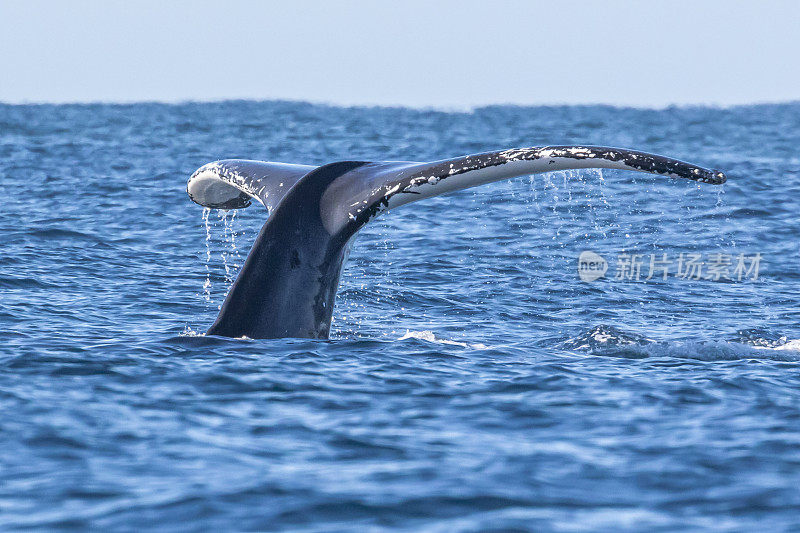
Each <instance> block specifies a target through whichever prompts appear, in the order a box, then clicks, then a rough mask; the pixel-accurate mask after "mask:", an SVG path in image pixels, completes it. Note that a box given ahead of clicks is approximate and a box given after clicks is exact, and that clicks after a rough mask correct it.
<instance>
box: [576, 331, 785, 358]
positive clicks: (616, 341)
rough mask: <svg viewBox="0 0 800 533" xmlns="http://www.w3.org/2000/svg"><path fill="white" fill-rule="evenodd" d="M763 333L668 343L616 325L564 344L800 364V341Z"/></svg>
mask: <svg viewBox="0 0 800 533" xmlns="http://www.w3.org/2000/svg"><path fill="white" fill-rule="evenodd" d="M762 334H763V332H760V333H756V332H755V330H751V331H747V332H739V334H738V335H737V337H736V338H735V339H732V340H730V339H729V340H698V341H694V340H688V341H670V342H665V341H657V340H653V339H649V338H647V337H645V336H643V335H639V334H636V333H629V332H625V331H623V330H621V329H619V328H616V327H614V326H609V325H599V326H595V327H593V328H592V329H590V330H588V331H586V332H585V333H582V334H580V335H578V336H576V337H574V338H571V339H568V340H567V341H565V342H564V343H563V345H564V346H565V347H566V348H569V349H572V350H577V351H583V352H589V353H591V354H592V355H600V356H606V357H625V358H629V359H644V358H650V357H676V358H681V359H695V360H699V361H736V360H741V359H765V360H774V361H799V362H800V339H796V340H788V339H787V338H786V337H785V336H780V335H763V336H762ZM794 352H797V353H794Z"/></svg>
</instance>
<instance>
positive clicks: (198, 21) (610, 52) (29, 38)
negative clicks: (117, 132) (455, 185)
mask: <svg viewBox="0 0 800 533" xmlns="http://www.w3.org/2000/svg"><path fill="white" fill-rule="evenodd" d="M240 98H245V99H258V100H272V99H281V100H306V101H312V102H321V103H331V104H341V105H403V106H412V107H437V108H446V109H464V108H471V107H475V106H480V105H487V104H523V105H525V104H534V105H535V104H593V103H604V104H613V105H629V106H639V107H663V106H667V105H672V104H678V105H686V104H713V105H723V106H724V105H735V104H747V103H760V102H781V101H792V100H800V2H798V1H794V0H785V1H784V0H764V1H756V0H753V1H749V2H743V1H731V0H726V1H724V0H692V1H684V0H674V1H669V2H666V1H664V2H647V1H620V0H603V1H591V0H586V1H556V0H553V1H549V2H543V1H516V0H493V1H470V0H459V1H450V0H441V1H419V0H410V1H381V0H377V1H363V2H354V1H346V0H343V1H328V2H317V1H302V0H284V1H281V2H270V1H263V2H259V1H245V0H225V1H214V2H209V1H204V0H195V1H186V0H128V1H119V0H110V1H104V0H95V1H87V0H70V1H48V0H0V102H8V103H25V102H59V103H61V102H96V101H103V102H131V101H166V102H180V101H187V100H199V101H207V100H223V99H240Z"/></svg>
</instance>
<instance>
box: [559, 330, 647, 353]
mask: <svg viewBox="0 0 800 533" xmlns="http://www.w3.org/2000/svg"><path fill="white" fill-rule="evenodd" d="M652 342H655V341H653V340H652V339H648V338H647V337H645V336H643V335H638V334H636V333H628V332H625V331H622V330H621V329H619V328H616V327H614V326H609V325H605V324H600V325H599V326H595V327H593V328H592V329H590V330H589V331H587V332H585V333H582V334H580V335H578V336H577V337H574V338H571V339H568V340H567V341H565V342H564V346H565V347H566V348H571V349H573V350H594V349H597V348H600V349H602V348H609V347H618V346H644V345H647V344H650V343H652Z"/></svg>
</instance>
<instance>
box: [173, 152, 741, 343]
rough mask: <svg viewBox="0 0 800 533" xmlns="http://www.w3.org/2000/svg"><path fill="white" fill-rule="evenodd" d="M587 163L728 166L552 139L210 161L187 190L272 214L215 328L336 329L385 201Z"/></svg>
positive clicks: (673, 169) (687, 172) (719, 177)
mask: <svg viewBox="0 0 800 533" xmlns="http://www.w3.org/2000/svg"><path fill="white" fill-rule="evenodd" d="M581 168H615V169H621V170H633V171H637V172H647V173H650V174H657V175H662V176H667V177H672V178H686V179H690V180H694V181H699V182H703V183H711V184H721V183H724V182H725V179H726V178H725V175H724V174H723V173H722V172H719V171H716V170H709V169H705V168H702V167H699V166H696V165H692V164H690V163H685V162H683V161H679V160H677V159H671V158H668V157H662V156H659V155H654V154H649V153H646V152H638V151H634V150H625V149H621V148H609V147H603V146H545V147H534V148H517V149H510V150H502V151H497V152H487V153H482V154H475V155H468V156H464V157H458V158H455V159H446V160H442V161H434V162H431V163H414V162H404V161H383V162H367V161H341V162H337V163H331V164H328V165H323V166H319V167H315V166H309V165H289V164H284V163H269V162H263V161H246V160H234V159H232V160H224V161H216V162H214V163H209V164H207V165H205V166H203V167H201V168H200V169H198V170H197V171H196V172H195V173H194V174H193V175H192V176H191V178H189V182H188V184H187V192H188V193H189V197H190V198H191V199H192V200H193V201H194V202H196V203H198V204H200V205H202V206H205V207H210V208H218V209H239V208H243V207H247V206H248V205H250V203H251V201H252V200H253V199H255V200H257V201H258V202H259V203H261V204H262V205H264V206H265V207H266V208H267V210H268V211H269V216H268V218H267V221H266V222H265V223H264V226H263V227H262V228H261V231H260V233H259V235H258V237H257V238H256V241H255V244H253V248H252V249H251V250H250V253H249V254H248V256H247V259H246V261H245V262H244V265H243V266H242V269H241V271H240V272H239V275H238V276H237V278H236V281H234V283H233V285H232V286H231V290H230V291H229V292H228V295H227V297H226V298H225V302H224V303H223V305H222V309H221V310H220V313H219V316H218V317H217V320H216V321H215V322H214V324H213V325H212V326H211V328H210V329H209V330H208V334H209V335H221V336H226V337H243V336H246V337H249V338H281V337H306V338H327V337H328V333H329V331H330V325H331V316H332V314H333V304H334V300H335V296H336V289H337V287H338V284H339V275H340V274H341V270H342V267H343V264H344V261H345V257H346V252H347V247H348V243H349V242H350V240H351V238H352V237H353V235H355V234H356V232H358V230H359V229H360V228H361V227H363V226H364V225H365V224H366V223H368V222H369V221H370V220H372V219H373V218H375V217H376V216H378V215H379V214H381V213H382V212H384V211H387V210H389V209H392V208H395V207H399V206H401V205H404V204H407V203H411V202H415V201H418V200H422V199H425V198H430V197H432V196H439V195H441V194H445V193H448V192H452V191H457V190H461V189H466V188H469V187H474V186H477V185H482V184H485V183H490V182H493V181H499V180H503V179H508V178H513V177H516V176H524V175H530V174H539V173H543V172H552V171H558V170H568V169H581Z"/></svg>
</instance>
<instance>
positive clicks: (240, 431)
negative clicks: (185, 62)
mask: <svg viewBox="0 0 800 533" xmlns="http://www.w3.org/2000/svg"><path fill="white" fill-rule="evenodd" d="M547 144H594V145H610V146H621V147H628V148H635V149H640V150H646V151H651V152H655V153H659V154H663V155H668V156H672V157H676V158H679V159H684V160H688V161H690V162H693V163H697V164H700V165H704V166H708V167H712V168H719V169H721V170H724V171H725V172H726V173H727V174H728V176H729V181H728V183H726V184H725V185H724V186H713V185H703V184H697V183H695V182H691V181H685V180H675V179H669V178H663V177H659V176H651V175H646V174H640V173H630V172H623V171H613V170H603V171H602V172H601V171H598V170H583V171H568V172H556V173H551V174H542V175H536V176H532V177H521V178H516V179H513V180H509V181H505V182H499V183H494V184H490V185H486V186H482V187H478V188H474V189H469V190H464V191H459V192H457V193H454V194H451V195H447V196H442V197H437V198H432V199H429V200H425V201H422V202H418V203H414V204H412V205H408V206H404V207H402V208H398V209H397V210H395V211H393V212H390V213H388V214H385V215H383V216H382V217H380V218H378V219H376V220H375V221H373V222H372V223H371V224H369V225H368V226H367V227H366V228H365V229H364V230H362V232H361V233H360V234H359V236H358V238H357V241H356V243H355V245H354V246H353V249H352V252H351V255H350V259H349V262H348V263H347V265H346V268H345V272H344V274H343V279H342V284H341V286H340V290H339V293H338V296H337V302H336V309H335V312H334V325H333V328H332V335H331V339H330V340H327V341H318V340H302V339H285V340H247V339H239V340H236V339H225V338H215V337H206V336H204V335H203V334H202V333H203V332H204V331H205V329H206V328H207V327H208V326H209V325H210V324H211V323H212V322H213V320H214V318H215V317H216V314H217V311H218V308H219V305H220V304H221V302H222V299H223V298H224V295H225V293H226V291H227V289H228V288H229V287H230V284H231V282H232V280H233V279H234V278H235V276H236V272H237V269H238V268H239V267H240V266H241V264H242V262H243V260H244V258H245V257H246V255H247V252H248V251H249V249H250V246H251V244H252V242H253V240H254V238H255V236H256V234H257V232H258V230H259V228H260V227H261V225H262V224H263V223H264V221H265V220H266V218H267V213H266V211H265V210H264V209H263V208H262V207H260V206H259V205H254V206H251V207H250V208H248V209H245V210H241V211H237V212H233V211H229V212H221V211H215V210H211V211H204V210H203V209H202V208H201V207H199V206H197V205H195V204H193V203H192V202H191V201H190V200H189V198H188V196H187V194H186V191H185V187H186V180H187V178H188V177H189V175H190V174H191V173H192V172H193V171H194V170H195V169H197V168H198V167H200V166H201V165H203V164H205V163H207V162H209V161H213V160H216V159H223V158H246V159H263V160H270V161H283V162H289V163H306V164H324V163H327V162H331V161H336V160H347V159H358V160H414V161H430V160H436V159H443V158H448V157H454V156H458V155H463V154H467V153H475V152H481V151H488V150H496V149H503V148H510V147H522V146H535V145H547ZM0 185H1V186H2V189H1V190H2V201H1V204H0V205H1V206H2V207H0V246H1V247H2V248H0V250H2V255H0V412H1V413H2V416H0V529H3V530H14V529H43V530H83V529H88V528H91V529H96V530H102V531H141V530H163V531H214V530H237V531H243V530H247V531H251V530H301V531H369V530H375V531H378V530H405V531H441V532H450V531H486V530H535V531H550V530H568V531H572V530H589V531H595V530H598V531H603V530H605V531H623V530H631V531H667V530H668V531H673V530H705V529H712V530H718V531H742V530H750V531H756V530H760V531H787V530H794V531H797V530H798V529H800V490H798V487H800V372H799V371H800V242H798V241H799V239H798V237H799V236H800V217H798V212H800V104H785V105H758V106H746V107H733V108H727V109H717V108H708V107H685V108H668V109H663V110H647V109H627V108H613V107H606V106H569V107H512V106H498V107H486V108H479V109H475V110H473V111H471V112H443V111H433V110H412V109H403V108H340V107H330V106H323V105H311V104H305V103H290V102H246V101H231V102H221V103H202V104H200V103H187V104H181V105H166V104H155V103H153V104H132V105H101V104H97V105H0ZM583 251H592V252H594V253H596V254H599V255H600V256H602V257H603V258H604V259H606V260H607V262H608V271H607V272H606V273H605V276H604V277H601V278H600V279H597V280H595V281H590V282H585V281H581V279H580V277H579V273H578V256H579V255H580V254H581V252H583ZM681 254H683V256H682V255H681ZM691 254H699V255H700V259H699V260H695V261H694V262H693V264H694V267H693V270H687V268H686V267H687V264H688V261H689V259H690V258H692V257H696V255H694V256H693V255H691ZM726 259H727V260H729V261H730V264H729V268H728V270H727V271H725V269H724V268H722V269H721V268H720V266H725V265H727V263H726V262H725V260H726ZM651 260H654V261H661V260H664V261H666V263H665V264H666V266H667V279H664V277H663V275H662V271H660V270H659V271H656V272H655V273H654V274H653V275H652V276H650V279H647V277H648V275H649V274H651V271H650V262H651ZM740 262H741V264H739V263H740ZM654 264H655V265H658V263H654ZM637 265H638V266H637ZM698 265H699V267H698ZM715 265H716V266H715ZM678 267H681V268H682V269H683V270H682V272H678ZM737 267H738V270H737ZM743 267H746V268H743ZM756 268H757V270H756ZM714 272H716V273H717V274H714ZM637 278H638V279H637Z"/></svg>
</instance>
